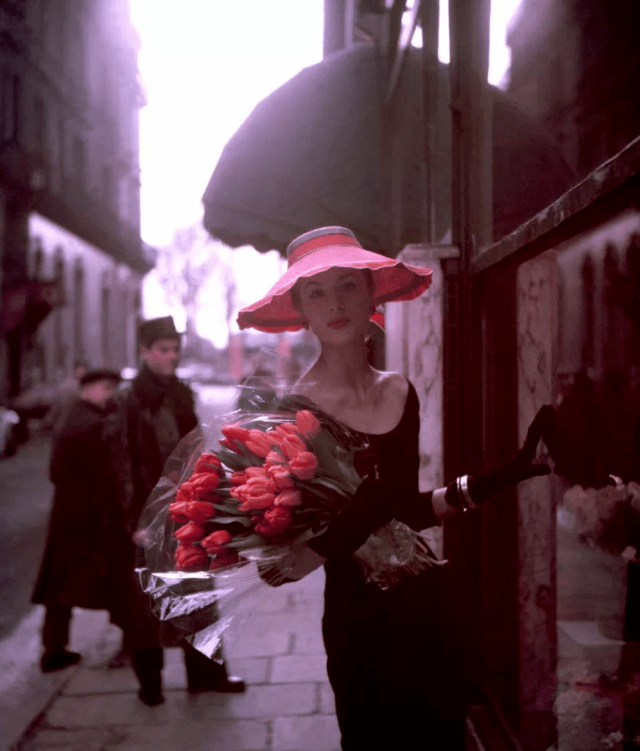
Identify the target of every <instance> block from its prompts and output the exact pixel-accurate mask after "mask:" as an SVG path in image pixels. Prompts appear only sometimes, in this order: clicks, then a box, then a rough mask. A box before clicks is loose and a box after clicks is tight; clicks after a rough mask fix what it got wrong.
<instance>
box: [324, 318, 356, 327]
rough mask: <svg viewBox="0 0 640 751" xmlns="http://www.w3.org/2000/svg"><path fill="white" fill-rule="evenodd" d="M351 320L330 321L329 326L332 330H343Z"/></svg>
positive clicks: (338, 319)
mask: <svg viewBox="0 0 640 751" xmlns="http://www.w3.org/2000/svg"><path fill="white" fill-rule="evenodd" d="M350 320H351V319H350V318H336V319H334V320H333V321H329V323H328V324H327V326H329V327H330V328H332V329H341V328H344V327H345V326H346V325H347V324H348V323H349V321H350Z"/></svg>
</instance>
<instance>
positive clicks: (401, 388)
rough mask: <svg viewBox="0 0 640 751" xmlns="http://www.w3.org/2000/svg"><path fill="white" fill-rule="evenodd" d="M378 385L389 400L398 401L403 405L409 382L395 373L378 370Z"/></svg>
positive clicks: (400, 374)
mask: <svg viewBox="0 0 640 751" xmlns="http://www.w3.org/2000/svg"><path fill="white" fill-rule="evenodd" d="M378 378H379V381H378V383H379V384H380V387H381V389H382V390H383V391H384V392H385V393H386V394H387V395H388V396H389V397H391V398H393V399H398V400H399V401H401V402H402V403H403V404H404V402H405V401H406V399H407V396H408V394H409V381H408V380H407V379H406V378H405V377H404V376H403V375H402V373H396V372H395V371H392V370H389V371H385V370H380V371H378Z"/></svg>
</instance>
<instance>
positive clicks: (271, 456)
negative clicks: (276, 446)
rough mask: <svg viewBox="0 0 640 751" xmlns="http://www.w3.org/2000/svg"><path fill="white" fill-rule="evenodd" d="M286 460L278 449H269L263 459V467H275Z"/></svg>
mask: <svg viewBox="0 0 640 751" xmlns="http://www.w3.org/2000/svg"><path fill="white" fill-rule="evenodd" d="M286 463H287V460H286V459H285V457H284V455H283V454H281V453H280V451H270V452H269V453H268V454H267V456H266V457H265V460H264V468H265V469H267V470H269V469H270V468H271V467H275V466H276V465H278V464H286Z"/></svg>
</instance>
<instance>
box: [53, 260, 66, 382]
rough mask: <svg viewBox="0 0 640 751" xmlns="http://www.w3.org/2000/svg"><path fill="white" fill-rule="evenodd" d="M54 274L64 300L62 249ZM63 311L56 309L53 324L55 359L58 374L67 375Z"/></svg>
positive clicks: (54, 265) (60, 308)
mask: <svg viewBox="0 0 640 751" xmlns="http://www.w3.org/2000/svg"><path fill="white" fill-rule="evenodd" d="M53 274H54V277H55V278H56V280H57V282H58V286H59V290H60V294H61V295H62V297H63V299H64V256H63V254H62V248H58V249H57V250H56V255H55V261H54V264H53ZM63 310H64V308H63V307H62V306H59V307H57V308H56V310H55V314H54V315H55V317H54V323H53V347H54V353H53V357H54V363H55V367H56V370H57V371H58V373H65V372H66V366H67V348H66V346H65V341H64V320H63V317H62V315H63Z"/></svg>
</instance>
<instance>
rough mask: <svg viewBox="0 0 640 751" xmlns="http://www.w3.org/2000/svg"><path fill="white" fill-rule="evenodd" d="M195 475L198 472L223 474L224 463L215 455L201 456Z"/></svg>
mask: <svg viewBox="0 0 640 751" xmlns="http://www.w3.org/2000/svg"><path fill="white" fill-rule="evenodd" d="M193 472H194V474H197V473H198V472H217V473H220V472H222V462H221V461H220V459H218V457H217V456H216V455H215V454H212V453H210V452H209V453H206V454H200V456H199V457H198V460H197V461H196V464H195V467H194V468H193Z"/></svg>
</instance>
